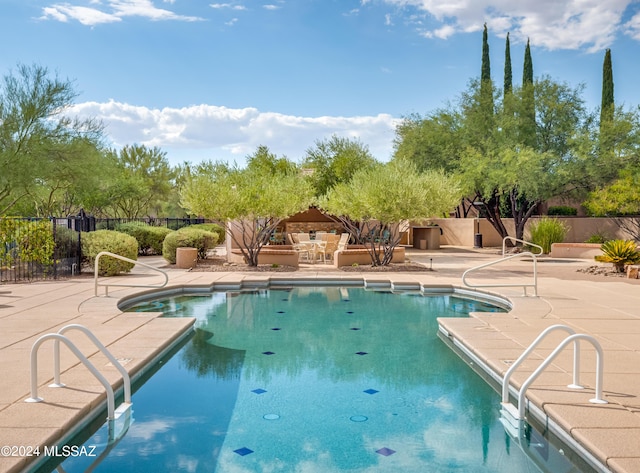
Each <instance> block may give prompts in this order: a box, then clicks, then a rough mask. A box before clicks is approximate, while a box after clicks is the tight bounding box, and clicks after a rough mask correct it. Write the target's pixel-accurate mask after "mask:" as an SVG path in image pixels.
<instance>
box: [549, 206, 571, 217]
mask: <svg viewBox="0 0 640 473" xmlns="http://www.w3.org/2000/svg"><path fill="white" fill-rule="evenodd" d="M547 214H548V215H578V209H576V208H575V207H569V206H568V205H556V206H553V207H549V210H548V211H547Z"/></svg>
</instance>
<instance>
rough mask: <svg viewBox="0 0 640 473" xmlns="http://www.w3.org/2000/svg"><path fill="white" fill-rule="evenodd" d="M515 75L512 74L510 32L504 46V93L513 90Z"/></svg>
mask: <svg viewBox="0 0 640 473" xmlns="http://www.w3.org/2000/svg"><path fill="white" fill-rule="evenodd" d="M512 82H513V77H512V74H511V45H510V44H509V33H507V41H506V44H505V48H504V95H505V96H506V95H507V94H508V93H510V92H511V88H512V85H513V84H512Z"/></svg>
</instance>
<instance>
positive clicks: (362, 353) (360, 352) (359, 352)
mask: <svg viewBox="0 0 640 473" xmlns="http://www.w3.org/2000/svg"><path fill="white" fill-rule="evenodd" d="M356 355H360V356H364V355H368V353H367V352H366V351H357V352H356Z"/></svg>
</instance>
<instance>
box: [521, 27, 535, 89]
mask: <svg viewBox="0 0 640 473" xmlns="http://www.w3.org/2000/svg"><path fill="white" fill-rule="evenodd" d="M527 84H533V62H532V61H531V47H530V46H529V39H528V38H527V47H526V48H525V50H524V71H523V72H522V85H527Z"/></svg>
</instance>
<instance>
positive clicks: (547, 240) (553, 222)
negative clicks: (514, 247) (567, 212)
mask: <svg viewBox="0 0 640 473" xmlns="http://www.w3.org/2000/svg"><path fill="white" fill-rule="evenodd" d="M568 231H569V229H568V228H567V226H566V225H565V224H564V223H562V222H560V221H559V220H558V219H556V218H547V217H543V218H541V219H540V220H538V221H537V222H534V223H532V224H531V227H529V233H530V235H531V236H530V240H531V243H535V244H536V245H540V246H541V247H542V252H543V253H544V254H548V253H550V252H551V244H552V243H562V242H563V241H564V237H566V236H567V232H568Z"/></svg>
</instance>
